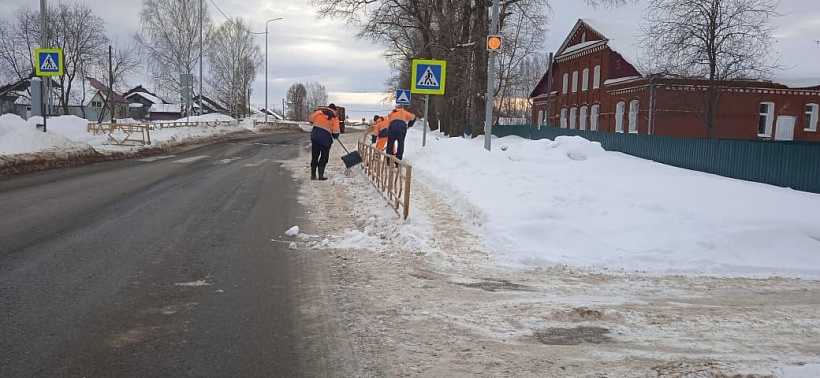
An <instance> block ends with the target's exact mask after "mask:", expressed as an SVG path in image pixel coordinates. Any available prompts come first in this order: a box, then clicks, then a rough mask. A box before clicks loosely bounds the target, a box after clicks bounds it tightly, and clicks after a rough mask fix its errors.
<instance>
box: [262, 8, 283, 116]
mask: <svg viewBox="0 0 820 378" xmlns="http://www.w3.org/2000/svg"><path fill="white" fill-rule="evenodd" d="M281 19H282V17H276V18H271V19H270V20H267V21H265V124H267V123H268V24H269V23H270V22H271V21H276V20H281ZM283 101H284V100H283Z"/></svg>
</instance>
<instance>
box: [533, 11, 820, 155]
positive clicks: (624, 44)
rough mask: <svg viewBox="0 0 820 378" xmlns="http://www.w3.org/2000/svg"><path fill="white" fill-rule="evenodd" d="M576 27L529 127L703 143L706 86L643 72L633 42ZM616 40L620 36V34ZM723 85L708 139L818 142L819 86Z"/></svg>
mask: <svg viewBox="0 0 820 378" xmlns="http://www.w3.org/2000/svg"><path fill="white" fill-rule="evenodd" d="M600 29H602V28H601V26H600V25H598V24H597V23H594V22H592V21H589V20H578V22H577V23H576V24H575V27H573V29H572V31H571V32H570V34H569V36H567V39H566V40H565V41H564V43H563V44H562V45H561V47H560V48H559V49H558V52H557V53H556V55H555V57H554V60H553V63H552V65H551V67H549V70H548V71H547V73H546V74H545V75H544V76H543V77H542V78H541V80H540V81H539V82H538V84H537V85H536V87H535V89H534V90H533V92H532V93H531V94H530V98H531V99H532V101H533V114H532V122H533V124H538V125H550V126H558V127H563V128H570V129H580V130H597V131H608V132H620V133H636V134H650V135H668V136H681V137H706V136H707V128H706V126H705V124H704V122H703V121H702V114H703V109H704V106H703V102H704V99H705V94H706V92H705V88H706V87H705V85H706V83H705V82H704V81H700V80H690V79H680V78H670V77H663V76H659V75H650V74H648V73H646V72H640V71H639V69H638V68H637V66H636V64H635V62H637V56H638V52H637V50H636V49H635V48H634V47H632V41H625V40H624V39H620V38H617V37H616V38H612V37H610V36H607V35H606V33H607V31H604V30H600ZM614 34H618V33H617V31H615V33H614ZM814 85H815V86H812V87H806V88H790V87H787V86H785V85H782V84H777V83H773V82H769V81H732V82H725V83H721V87H723V88H725V90H723V91H722V94H721V97H720V102H719V104H718V109H717V116H716V119H715V127H714V128H713V129H712V132H711V136H712V137H716V138H729V139H758V138H762V139H770V138H771V139H777V140H799V141H820V133H818V118H820V117H819V116H818V114H819V113H820V83H815V84H814Z"/></svg>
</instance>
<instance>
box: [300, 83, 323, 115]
mask: <svg viewBox="0 0 820 378" xmlns="http://www.w3.org/2000/svg"><path fill="white" fill-rule="evenodd" d="M305 90H306V91H307V98H306V101H305V105H306V107H307V111H308V112H310V111H313V110H316V108H318V107H320V106H322V105H327V89H326V88H325V86H324V85H322V84H319V83H317V82H312V83H307V84H306V85H305Z"/></svg>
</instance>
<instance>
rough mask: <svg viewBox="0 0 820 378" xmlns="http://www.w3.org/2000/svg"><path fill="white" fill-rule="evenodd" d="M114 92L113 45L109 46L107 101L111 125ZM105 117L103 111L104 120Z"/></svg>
mask: <svg viewBox="0 0 820 378" xmlns="http://www.w3.org/2000/svg"><path fill="white" fill-rule="evenodd" d="M113 91H114V70H113V69H112V65H111V45H108V95H107V96H106V99H107V100H108V111H109V112H110V114H111V123H114V101H112V100H113V99H112V98H111V96H113V95H114V94H113ZM104 117H105V109H103V118H104Z"/></svg>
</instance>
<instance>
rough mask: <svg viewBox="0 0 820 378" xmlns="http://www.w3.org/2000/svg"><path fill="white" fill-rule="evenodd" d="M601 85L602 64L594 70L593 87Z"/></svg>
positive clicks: (596, 87)
mask: <svg viewBox="0 0 820 378" xmlns="http://www.w3.org/2000/svg"><path fill="white" fill-rule="evenodd" d="M600 87H601V65H600V64H599V65H597V66H595V68H594V69H593V70H592V89H598V88H600Z"/></svg>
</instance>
